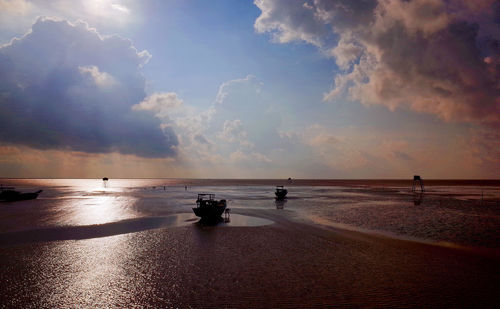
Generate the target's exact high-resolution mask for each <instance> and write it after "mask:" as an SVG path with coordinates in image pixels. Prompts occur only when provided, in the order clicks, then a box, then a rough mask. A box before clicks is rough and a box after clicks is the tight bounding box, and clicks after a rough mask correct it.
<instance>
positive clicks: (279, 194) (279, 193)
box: [274, 186, 288, 200]
mask: <svg viewBox="0 0 500 309" xmlns="http://www.w3.org/2000/svg"><path fill="white" fill-rule="evenodd" d="M287 193H288V190H287V189H285V188H284V187H283V186H276V191H275V192H274V194H275V195H276V199H277V200H283V199H285V197H286V195H287Z"/></svg>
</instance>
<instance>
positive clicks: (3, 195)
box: [0, 187, 43, 202]
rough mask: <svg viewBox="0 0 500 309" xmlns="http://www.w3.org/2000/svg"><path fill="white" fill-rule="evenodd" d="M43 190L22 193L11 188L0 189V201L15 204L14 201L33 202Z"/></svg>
mask: <svg viewBox="0 0 500 309" xmlns="http://www.w3.org/2000/svg"><path fill="white" fill-rule="evenodd" d="M42 191H43V190H38V191H36V192H30V193H22V192H20V191H16V190H14V188H12V187H0V201H4V202H15V201H25V200H34V199H36V198H37V197H38V195H39V194H40V193H42Z"/></svg>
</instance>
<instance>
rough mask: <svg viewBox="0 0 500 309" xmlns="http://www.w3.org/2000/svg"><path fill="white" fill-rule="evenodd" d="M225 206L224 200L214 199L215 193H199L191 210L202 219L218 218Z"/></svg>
mask: <svg viewBox="0 0 500 309" xmlns="http://www.w3.org/2000/svg"><path fill="white" fill-rule="evenodd" d="M226 206H227V202H226V200H216V199H215V194H211V193H200V194H198V198H197V199H196V207H194V208H193V212H194V214H195V215H196V216H198V217H200V218H202V219H218V218H221V216H222V214H223V213H224V210H226Z"/></svg>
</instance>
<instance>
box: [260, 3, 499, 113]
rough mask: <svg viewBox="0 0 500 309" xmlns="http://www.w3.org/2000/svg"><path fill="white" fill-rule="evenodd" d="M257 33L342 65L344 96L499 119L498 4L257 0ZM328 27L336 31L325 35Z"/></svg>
mask: <svg viewBox="0 0 500 309" xmlns="http://www.w3.org/2000/svg"><path fill="white" fill-rule="evenodd" d="M255 4H256V5H257V6H258V7H259V8H260V9H261V11H262V14H261V15H260V16H259V18H258V19H257V20H256V22H255V27H256V29H257V30H258V31H259V32H271V33H273V35H274V37H275V38H276V40H278V41H280V42H289V41H293V40H303V41H306V42H309V43H312V44H314V45H316V46H318V47H319V48H321V49H322V51H323V52H325V53H326V54H327V55H331V56H333V57H334V58H335V60H336V62H337V64H338V65H339V68H340V71H339V73H338V74H337V75H336V76H335V83H334V87H333V89H332V91H330V92H329V93H327V94H326V95H325V99H326V100H335V99H337V98H339V97H342V96H344V95H345V96H347V97H348V98H350V99H353V100H357V101H359V102H361V103H363V104H366V105H370V104H381V105H385V106H387V107H389V108H391V109H395V108H398V107H401V106H406V107H408V108H410V109H412V110H414V111H418V112H425V113H430V114H435V115H437V116H439V117H441V118H443V119H445V120H454V121H474V122H483V123H484V122H486V123H498V122H500V83H499V80H500V52H499V51H500V49H499V48H500V20H499V18H498V17H499V16H500V2H499V1H494V0H476V1H466V0H451V1H443V0H411V1H403V0H378V1H376V0H373V1H371V0H368V1H347V0H314V1H292V2H291V1H282V0H256V1H255ZM325 27H327V28H329V29H330V31H329V32H328V33H325V31H324V29H325Z"/></svg>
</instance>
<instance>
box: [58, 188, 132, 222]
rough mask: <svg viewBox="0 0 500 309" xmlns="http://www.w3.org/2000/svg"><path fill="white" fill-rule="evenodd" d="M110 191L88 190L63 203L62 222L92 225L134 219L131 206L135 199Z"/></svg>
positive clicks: (100, 189)
mask: <svg viewBox="0 0 500 309" xmlns="http://www.w3.org/2000/svg"><path fill="white" fill-rule="evenodd" d="M112 191H113V190H111V189H108V188H106V189H105V190H103V188H99V189H94V188H89V190H87V192H82V193H83V194H81V195H79V196H74V197H72V198H70V199H68V200H66V201H65V202H64V203H63V208H64V210H65V211H64V213H65V214H64V216H65V218H64V221H66V223H67V224H71V225H92V224H102V223H107V222H113V221H118V220H124V219H130V218H134V217H136V213H135V212H134V211H133V208H132V206H133V204H134V203H135V201H136V200H137V198H135V197H132V196H130V195H126V194H119V195H118V194H116V190H114V191H115V192H112Z"/></svg>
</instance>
